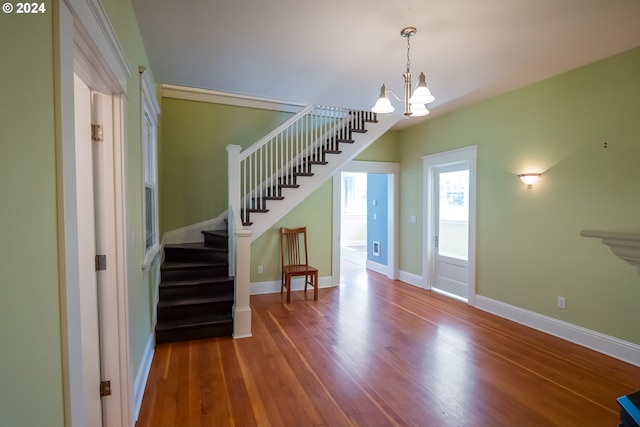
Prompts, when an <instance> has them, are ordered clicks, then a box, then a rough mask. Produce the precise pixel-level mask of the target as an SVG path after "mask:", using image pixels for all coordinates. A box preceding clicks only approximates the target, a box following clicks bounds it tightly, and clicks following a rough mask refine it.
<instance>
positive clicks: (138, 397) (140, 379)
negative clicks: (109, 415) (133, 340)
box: [131, 333, 155, 425]
mask: <svg viewBox="0 0 640 427" xmlns="http://www.w3.org/2000/svg"><path fill="white" fill-rule="evenodd" d="M154 352H155V347H154V334H153V333H152V334H151V335H149V339H148V340H147V345H146V346H145V349H144V354H143V355H142V363H141V364H140V369H139V370H138V373H137V374H136V379H135V382H134V384H133V400H132V405H131V410H132V411H133V416H132V417H131V419H132V420H134V425H135V423H136V422H137V421H138V415H140V407H141V406H142V398H143V397H144V389H145V387H146V386H147V379H148V378H149V371H150V370H151V362H152V361H153V354H154Z"/></svg>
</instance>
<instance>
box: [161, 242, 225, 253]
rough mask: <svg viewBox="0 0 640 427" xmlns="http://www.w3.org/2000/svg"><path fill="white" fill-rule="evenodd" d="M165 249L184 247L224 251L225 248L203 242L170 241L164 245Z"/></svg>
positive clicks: (186, 248)
mask: <svg viewBox="0 0 640 427" xmlns="http://www.w3.org/2000/svg"><path fill="white" fill-rule="evenodd" d="M164 247H165V249H178V250H181V249H184V250H198V251H207V252H226V251H227V249H225V248H216V247H213V246H207V245H205V243H204V242H194V243H171V244H168V245H164Z"/></svg>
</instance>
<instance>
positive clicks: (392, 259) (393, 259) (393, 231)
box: [331, 160, 400, 286]
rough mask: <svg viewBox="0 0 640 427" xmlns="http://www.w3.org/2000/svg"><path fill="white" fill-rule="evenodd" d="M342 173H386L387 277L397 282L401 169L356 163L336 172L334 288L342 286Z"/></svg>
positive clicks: (389, 164) (370, 163)
mask: <svg viewBox="0 0 640 427" xmlns="http://www.w3.org/2000/svg"><path fill="white" fill-rule="evenodd" d="M342 172H370V173H383V174H387V177H388V186H387V187H388V190H387V191H388V211H387V224H388V225H387V233H388V234H387V245H388V251H387V277H389V278H390V279H393V280H396V279H397V278H398V274H399V258H398V257H399V254H398V248H399V246H398V242H399V240H398V239H399V233H400V224H399V223H398V220H397V219H398V212H399V211H400V202H399V200H398V196H399V194H400V179H399V176H400V165H399V164H398V163H391V162H370V161H358V160H354V161H351V162H350V163H348V164H347V165H345V166H344V167H343V168H341V169H339V170H337V171H336V172H335V173H334V175H333V220H332V222H333V237H332V242H333V245H332V250H331V253H332V258H331V264H332V272H331V275H332V285H333V286H337V285H338V284H340V217H341V215H340V206H341V192H342V189H341V188H342V185H341V175H342Z"/></svg>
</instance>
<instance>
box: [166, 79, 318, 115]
mask: <svg viewBox="0 0 640 427" xmlns="http://www.w3.org/2000/svg"><path fill="white" fill-rule="evenodd" d="M162 96H163V97H165V98H175V99H185V100H188V101H200V102H208V103H211V104H223V105H234V106H237V107H249V108H258V109H261V110H273V111H284V112H287V113H297V112H298V111H300V110H302V109H303V108H304V107H306V105H305V104H300V103H297V102H289V101H283V100H276V99H267V98H258V97H254V96H247V95H238V94H234V93H229V92H218V91H214V90H208V89H199V88H191V87H185V86H176V85H169V84H163V85H162Z"/></svg>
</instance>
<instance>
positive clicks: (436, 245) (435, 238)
mask: <svg viewBox="0 0 640 427" xmlns="http://www.w3.org/2000/svg"><path fill="white" fill-rule="evenodd" d="M433 244H434V246H435V247H436V248H437V247H438V236H436V237H434V238H433Z"/></svg>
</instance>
